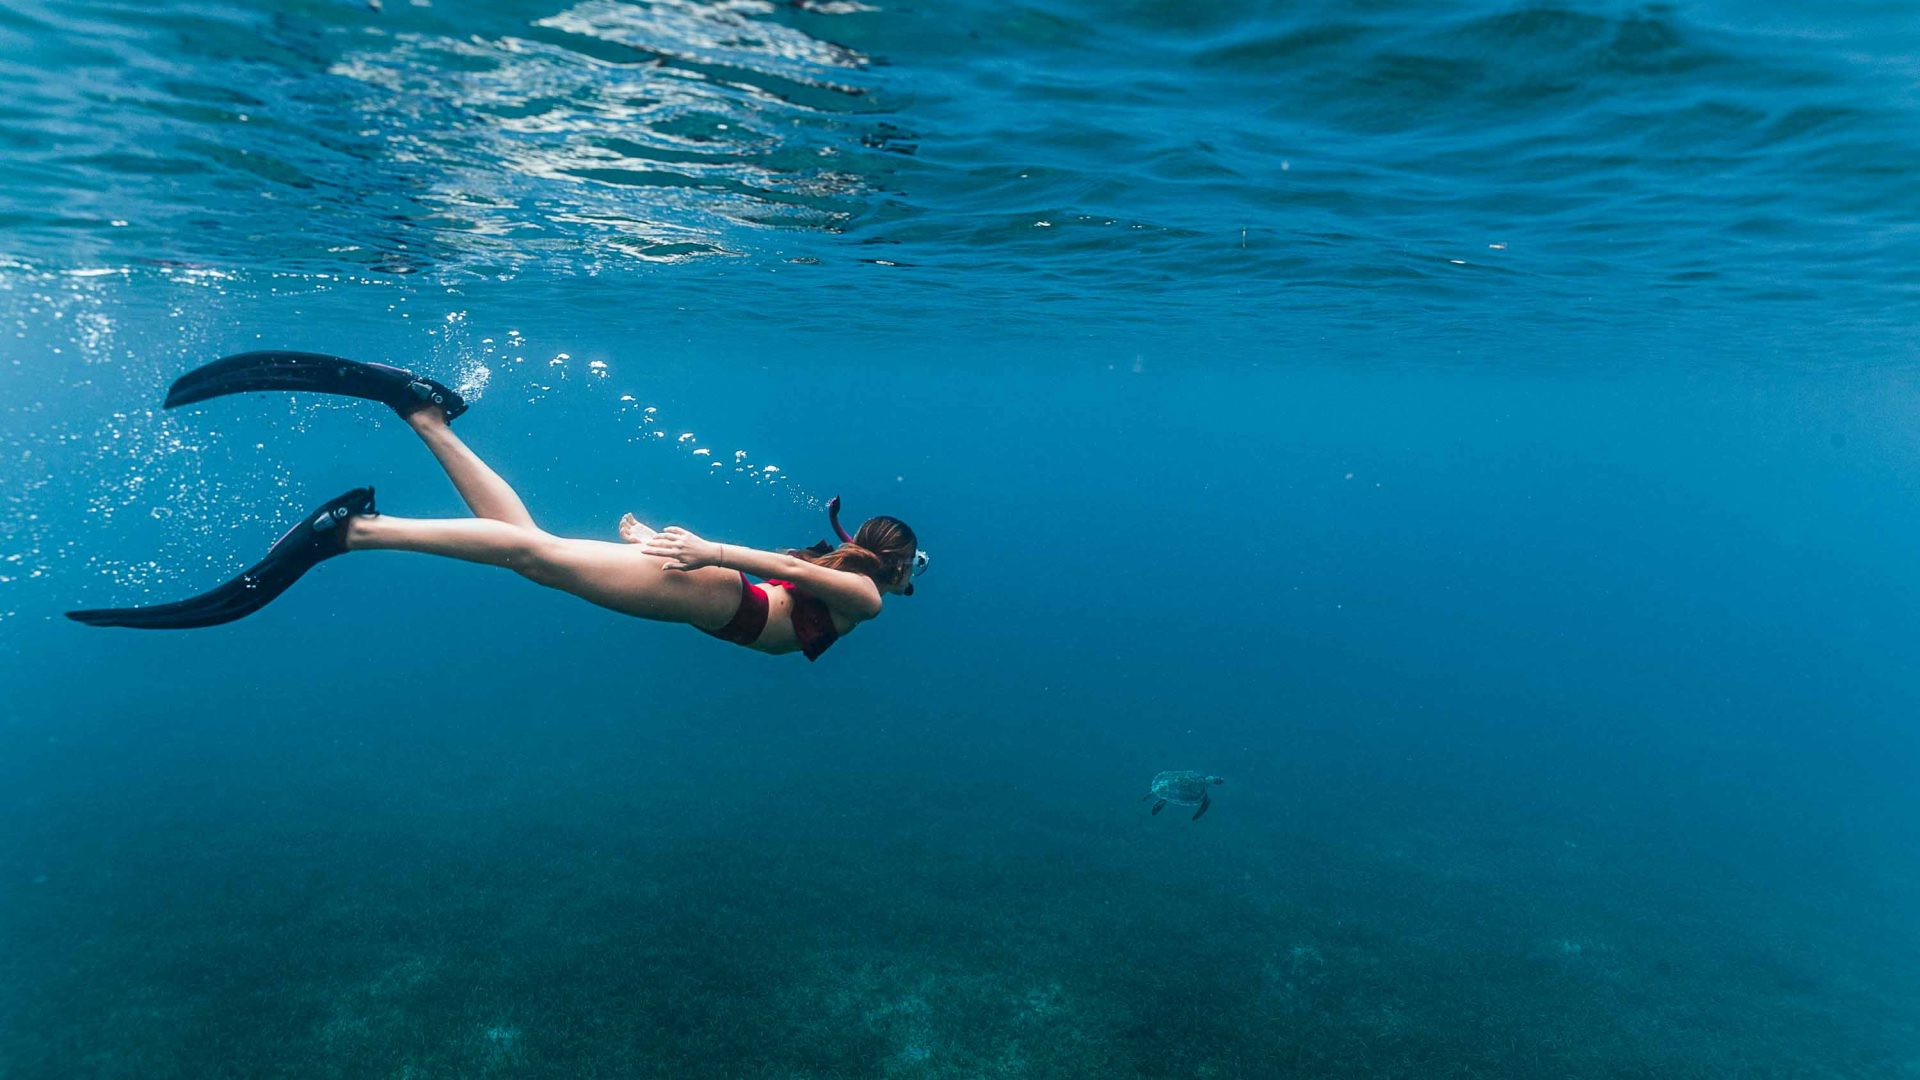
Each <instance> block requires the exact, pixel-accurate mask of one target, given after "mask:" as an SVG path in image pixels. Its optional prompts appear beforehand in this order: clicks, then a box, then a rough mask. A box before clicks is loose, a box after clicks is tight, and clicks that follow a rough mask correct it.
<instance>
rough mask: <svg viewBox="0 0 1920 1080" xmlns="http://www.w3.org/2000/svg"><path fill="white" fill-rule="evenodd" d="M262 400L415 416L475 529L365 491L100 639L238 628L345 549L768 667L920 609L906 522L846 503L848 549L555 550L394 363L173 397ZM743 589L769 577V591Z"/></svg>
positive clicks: (626, 526) (643, 543)
mask: <svg viewBox="0 0 1920 1080" xmlns="http://www.w3.org/2000/svg"><path fill="white" fill-rule="evenodd" d="M256 390H304V391H312V392H319V393H331V394H344V395H348V396H351V397H361V398H367V399H370V400H374V401H380V402H384V403H385V404H387V405H389V406H391V407H392V408H393V409H394V411H395V412H397V413H399V414H400V416H401V417H402V418H404V419H405V420H406V422H407V424H408V425H409V426H410V427H412V428H413V430H414V432H415V434H417V435H419V436H420V439H421V441H422V442H424V443H426V444H427V449H429V450H431V451H432V452H433V456H434V457H435V459H437V460H438V461H439V462H440V466H441V467H442V468H443V469H445V470H446V472H447V476H448V478H449V479H451V480H452V481H453V486H454V488H455V490H457V491H459V493H460V497H461V498H462V499H464V500H465V501H466V504H467V508H468V509H469V510H471V511H473V514H474V516H473V517H471V518H456V519H446V520H414V519H408V518H396V517H388V516H386V515H384V514H380V513H378V512H377V511H376V510H375V509H374V506H373V489H372V488H355V489H354V490H352V491H349V492H347V493H346V494H344V495H341V496H340V497H338V498H336V499H333V500H331V501H329V502H327V503H325V504H323V505H322V506H320V507H319V508H317V509H316V510H315V511H314V512H313V513H312V514H309V515H308V516H307V518H306V520H304V521H302V522H301V523H300V524H299V525H297V526H295V527H294V528H293V529H292V530H291V531H289V532H288V533H287V534H286V535H285V536H283V537H281V538H280V540H279V541H278V542H276V543H275V544H274V545H273V548H272V549H271V550H270V551H268V553H267V556H266V558H264V559H262V560H261V561H260V562H259V563H258V564H256V565H255V566H253V567H252V568H251V569H249V570H248V571H246V572H245V573H243V574H241V575H240V576H239V577H236V578H234V579H233V580H232V581H229V582H227V583H226V584H225V585H222V586H220V587H219V588H217V589H214V590H213V591H211V592H208V593H204V594H202V595H200V596H196V597H193V598H192V599H189V600H182V601H179V602H177V603H172V604H160V605H155V606H151V607H138V608H112V609H104V610H93V611H72V612H68V613H67V614H68V617H69V618H72V619H75V620H76V621H79V622H83V623H87V624H89V625H92V626H127V627H135V628H139V629H154V630H158V629H181V628H186V627H194V626H213V625H217V624H219V623H225V622H232V621H233V620H234V619H238V618H241V617H243V616H245V615H249V614H252V613H253V612H255V611H258V610H259V609H260V608H262V607H265V606H266V605H267V603H268V602H269V601H271V600H272V599H273V598H274V597H276V596H278V595H280V594H281V593H282V592H284V591H286V589H287V587H288V586H290V585H292V584H293V583H294V582H295V581H296V580H298V579H299V577H300V576H301V575H302V574H304V573H306V572H307V570H309V569H311V568H312V567H313V566H314V565H316V564H317V563H319V562H321V561H322V560H325V559H330V558H332V557H334V556H336V555H342V554H345V553H346V552H349V551H361V550H371V549H382V548H384V549H387V550H391V551H419V552H424V553H426V554H429V555H444V556H447V557H449V558H455V559H464V560H466V561H468V562H477V563H486V564H488V565H490V566H504V567H506V568H508V569H510V570H513V571H514V572H516V573H518V574H520V575H521V576H522V577H525V578H527V579H528V580H530V581H534V582H537V583H539V584H541V585H545V586H548V587H549V588H554V589H560V590H562V591H563V592H569V593H572V594H573V595H575V596H578V597H580V598H581V599H583V600H589V601H592V602H593V603H595V604H599V605H600V606H601V607H606V608H611V609H613V610H614V611H618V612H621V613H622V614H626V615H635V616H638V617H640V618H643V619H656V620H660V621H663V622H682V623H687V624H688V625H691V626H695V627H698V628H700V629H701V630H703V631H705V632H707V633H709V634H712V635H713V636H714V637H718V638H721V639H723V640H726V641H732V642H736V643H738V644H741V645H745V646H747V647H749V648H752V649H756V650H758V651H760V652H764V653H774V654H779V653H791V652H799V653H804V654H805V655H806V657H807V659H809V660H815V659H818V658H819V656H820V654H821V653H823V652H825V651H826V649H827V648H828V646H830V645H832V644H833V643H834V642H835V641H837V640H838V639H839V638H841V637H843V636H844V635H845V634H846V633H847V632H848V631H850V630H852V629H853V628H854V627H855V626H857V625H859V624H860V623H863V622H865V621H867V620H868V619H872V618H874V617H875V616H877V615H879V614H880V609H881V604H882V600H883V598H884V597H885V596H887V595H889V594H894V593H899V594H904V595H909V596H910V595H912V593H913V578H914V577H915V576H916V575H918V574H919V573H920V572H921V571H922V570H924V569H926V565H927V556H926V553H924V552H922V551H920V550H919V547H918V543H917V541H916V539H915V537H914V534H913V530H912V529H910V528H908V527H907V525H906V523H905V522H902V521H900V520H899V519H897V518H890V517H876V518H869V519H868V520H867V521H866V522H865V523H864V524H862V525H861V526H860V528H859V529H858V530H857V531H855V532H854V533H853V535H851V536H849V535H848V534H847V533H846V531H845V530H844V529H842V528H841V527H840V521H839V509H840V507H839V500H838V499H835V500H833V502H832V503H831V504H829V506H828V519H829V521H831V522H832V524H833V528H834V531H835V532H836V533H837V534H838V535H839V536H840V539H841V543H840V545H839V546H838V547H829V546H828V545H827V544H826V543H824V542H822V543H820V544H816V545H814V546H813V547H811V548H808V549H805V550H790V551H786V552H773V551H758V550H755V549H753V548H746V547H740V546H737V545H734V544H717V543H714V542H712V541H710V540H703V539H701V538H700V537H698V536H695V535H694V534H693V533H691V532H688V531H687V530H685V529H682V528H679V527H677V526H672V527H668V528H666V529H664V530H659V531H656V530H654V529H652V528H649V527H648V526H646V525H643V524H641V523H640V522H639V521H637V520H635V518H634V516H633V515H632V514H628V515H626V516H625V517H624V518H622V519H621V521H620V538H621V540H623V541H625V542H624V543H620V544H615V543H608V542H604V541H599V540H573V539H568V538H565V537H559V536H554V535H552V534H551V533H548V532H545V531H543V530H542V529H541V528H540V527H539V526H538V525H535V524H534V522H533V516H532V515H531V514H529V513H527V508H526V505H525V504H524V503H522V502H521V501H520V496H519V495H517V494H515V493H514V490H513V489H512V488H511V487H509V486H507V482H506V481H505V480H502V479H501V478H500V476H499V474H498V473H495V472H494V471H493V470H492V469H491V468H489V467H488V466H487V463H486V462H484V461H481V460H480V458H479V457H478V456H476V455H475V454H474V452H473V451H472V450H469V449H468V448H467V446H466V444H465V443H463V442H461V441H460V438H459V436H457V435H455V434H454V433H453V428H452V427H451V426H450V422H451V421H452V420H453V419H454V418H455V417H458V416H459V415H460V414H461V413H463V412H465V411H466V407H467V406H466V402H464V401H462V400H461V398H460V395H458V394H456V393H454V392H453V391H452V390H449V389H448V388H447V387H445V386H443V385H441V384H440V383H437V382H434V381H433V380H432V379H427V378H423V377H421V376H418V375H415V374H413V373H412V372H409V371H405V370H402V369H400V368H394V367H388V366H386V365H384V364H362V363H356V362H355V361H352V360H343V359H340V358H339V357H333V356H323V355H320V354H317V353H295V352H256V353H242V354H240V355H238V356H230V357H227V358H225V359H223V360H218V361H215V362H214V363H212V364H208V365H207V366H205V367H203V368H200V369H198V370H195V371H193V372H189V373H188V374H186V375H184V376H182V377H181V378H180V379H179V380H178V381H177V382H175V383H174V384H173V387H172V388H171V389H170V390H169V391H168V393H167V401H166V407H167V408H173V407H175V406H179V405H186V404H190V403H192V402H196V401H204V400H207V399H208V398H213V397H220V396H224V395H227V394H237V393H245V392H249V391H256ZM748 575H753V576H755V577H761V578H765V579H767V581H766V582H765V583H764V584H762V585H755V584H753V583H752V582H751V581H750V580H748Z"/></svg>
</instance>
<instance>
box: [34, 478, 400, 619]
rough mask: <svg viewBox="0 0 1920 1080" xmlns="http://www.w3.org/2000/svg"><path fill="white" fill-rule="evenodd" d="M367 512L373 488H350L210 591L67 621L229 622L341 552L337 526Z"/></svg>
mask: <svg viewBox="0 0 1920 1080" xmlns="http://www.w3.org/2000/svg"><path fill="white" fill-rule="evenodd" d="M372 513H377V511H376V510H375V509H374V507H373V489H372V488H370V487H363V488H354V489H353V490H352V491H349V492H347V493H346V494H345V495H342V496H340V497H339V498H337V499H333V500H330V501H328V502H327V503H325V504H323V505H322V506H320V507H318V508H317V509H315V510H314V511H313V512H312V513H309V514H308V515H307V516H306V517H305V518H304V519H302V520H301V522H300V524H298V525H295V526H294V527H293V528H292V529H289V530H288V531H287V534H286V535H285V536H282V537H281V538H280V539H278V540H276V541H274V544H273V547H272V548H270V549H269V550H268V551H267V557H266V558H264V559H261V560H260V561H259V562H258V563H256V564H254V565H253V567H252V568H250V569H249V570H247V572H246V573H244V574H241V575H240V576H239V577H237V578H234V579H233V580H232V581H229V582H227V583H226V584H225V585H222V586H220V587H219V588H217V589H214V590H212V591H211V592H204V593H201V594H200V595H199V596H196V597H193V598H191V599H188V600H177V601H175V602H173V603H171V604H154V605H153V606H151V607H130V608H96V609H94V610H91V611H69V612H67V618H69V619H72V620H74V621H75V622H83V623H86V624H87V625H88V626H125V627H131V628H133V629H136V630H187V629H191V628H193V627H197V626H218V625H219V624H221V623H227V622H232V621H233V620H235V619H238V618H242V617H243V616H247V615H251V614H253V613H254V612H256V611H259V610H260V609H261V608H263V607H266V606H267V604H268V603H269V602H271V601H272V600H273V598H274V597H276V596H279V595H280V594H281V593H283V592H286V591H287V588H288V587H289V586H291V585H292V584H293V583H294V582H296V581H298V580H300V575H302V574H304V573H306V572H307V571H308V570H311V569H313V567H314V566H315V565H316V564H318V563H320V562H322V561H324V560H326V559H331V558H333V557H334V556H335V555H343V554H345V553H346V550H347V546H346V540H345V534H344V532H343V531H342V529H341V526H342V525H344V524H346V520H347V518H349V517H354V516H357V515H361V514H372Z"/></svg>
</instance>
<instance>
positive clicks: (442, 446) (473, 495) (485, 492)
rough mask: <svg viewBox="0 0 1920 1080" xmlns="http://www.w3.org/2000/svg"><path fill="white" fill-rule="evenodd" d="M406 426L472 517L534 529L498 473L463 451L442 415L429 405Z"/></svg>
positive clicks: (517, 499)
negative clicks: (428, 452) (431, 457)
mask: <svg viewBox="0 0 1920 1080" xmlns="http://www.w3.org/2000/svg"><path fill="white" fill-rule="evenodd" d="M407 424H408V425H409V426H410V427H412V428H413V431H414V434H416V435H418V436H420V441H421V442H424V443H426V444H427V449H429V450H431V451H433V456H434V458H435V460H437V461H439V462H440V467H441V468H442V469H445V470H446V471H447V479H449V480H452V481H453V488H454V490H455V491H458V492H459V493H460V498H462V499H464V500H466V504H467V509H469V510H471V511H473V516H475V517H481V518H490V519H492V520H494V521H504V522H506V523H507V524H509V525H521V526H525V527H526V528H529V529H530V528H533V527H534V524H533V515H532V514H529V513H527V506H526V504H525V503H523V502H521V501H520V496H519V495H518V494H516V493H515V492H514V490H513V488H512V487H510V486H508V484H507V482H506V481H505V480H502V479H500V474H499V473H497V472H494V471H493V470H492V469H491V468H489V467H488V466H487V463H486V462H484V461H481V460H480V457H479V455H478V454H475V453H474V452H473V451H472V450H469V449H467V444H466V443H463V442H461V441H460V436H458V435H455V434H454V433H453V428H452V427H451V426H450V425H449V424H448V423H447V414H446V413H443V412H441V411H440V410H439V409H438V408H437V407H434V406H431V405H430V406H428V407H427V408H424V409H420V410H418V411H416V412H415V413H414V414H413V415H412V416H409V417H408V418H407Z"/></svg>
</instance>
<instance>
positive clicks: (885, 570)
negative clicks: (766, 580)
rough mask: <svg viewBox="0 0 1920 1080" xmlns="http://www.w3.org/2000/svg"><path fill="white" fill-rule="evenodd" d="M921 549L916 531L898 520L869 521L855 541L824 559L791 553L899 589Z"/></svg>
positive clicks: (831, 568) (826, 555) (880, 518)
mask: <svg viewBox="0 0 1920 1080" xmlns="http://www.w3.org/2000/svg"><path fill="white" fill-rule="evenodd" d="M919 548H920V539H919V537H917V536H915V535H913V529H911V528H910V527H908V525H907V523H906V522H904V521H901V520H900V519H899V518H896V517H886V516H884V515H883V516H881V517H870V518H868V519H867V520H865V521H863V522H861V523H860V527H859V528H858V529H856V530H854V533H853V539H852V540H851V541H849V542H847V543H844V544H841V545H840V546H839V547H837V548H834V549H833V550H832V551H829V552H827V553H826V554H824V555H816V554H815V553H813V552H811V551H788V552H787V554H789V555H792V556H793V557H795V558H797V559H805V560H807V561H808V562H810V563H813V564H814V565H815V566H824V567H826V568H827V569H829V570H845V571H847V572H848V573H851V574H865V575H867V576H868V577H870V578H872V579H873V580H875V581H877V582H879V583H880V584H881V586H883V587H886V586H892V585H898V584H899V583H900V582H901V581H903V580H905V579H906V577H907V576H908V575H910V574H912V573H913V553H914V552H915V551H917V550H919Z"/></svg>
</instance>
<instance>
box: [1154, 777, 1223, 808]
mask: <svg viewBox="0 0 1920 1080" xmlns="http://www.w3.org/2000/svg"><path fill="white" fill-rule="evenodd" d="M1211 786H1212V785H1211V784H1209V783H1208V782H1207V777H1206V774H1205V773H1197V772H1163V773H1161V774H1160V775H1158V776H1155V777H1154V778H1153V794H1154V796H1155V797H1156V798H1161V799H1165V800H1167V801H1168V802H1170V803H1180V804H1182V805H1185V806H1193V805H1195V804H1196V803H1198V802H1199V801H1200V800H1201V799H1203V798H1205V797H1206V794H1207V788H1209V787H1211Z"/></svg>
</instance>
